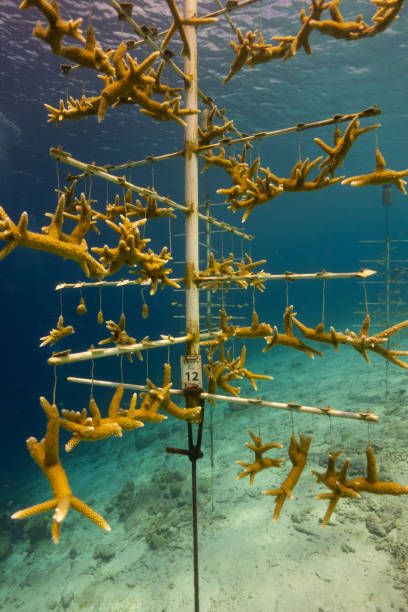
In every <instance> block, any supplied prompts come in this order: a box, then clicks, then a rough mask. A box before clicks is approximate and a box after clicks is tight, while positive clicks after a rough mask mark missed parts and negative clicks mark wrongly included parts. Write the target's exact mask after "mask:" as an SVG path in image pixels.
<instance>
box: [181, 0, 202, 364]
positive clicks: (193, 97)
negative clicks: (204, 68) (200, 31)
mask: <svg viewBox="0 0 408 612" xmlns="http://www.w3.org/2000/svg"><path fill="white" fill-rule="evenodd" d="M196 10H197V2H196V0H184V17H185V18H186V19H189V18H192V17H195V16H196ZM184 28H185V32H186V37H187V40H188V43H189V46H190V57H185V60H184V72H185V74H187V75H188V76H189V77H190V81H189V82H186V83H185V87H184V105H185V107H186V108H192V109H196V108H197V36H196V29H195V27H194V26H184ZM186 123H187V127H186V128H185V132H184V164H185V166H184V171H185V176H184V181H185V183H184V194H185V205H186V206H187V207H188V208H189V210H190V212H188V213H186V225H185V229H186V333H187V334H192V335H193V340H192V341H191V342H189V343H188V345H187V355H198V354H199V320H200V319H199V314H200V313H199V295H198V294H199V291H198V287H197V285H196V284H195V283H194V281H193V278H194V274H195V273H196V272H197V271H198V269H199V260H198V154H197V152H196V151H195V148H196V147H197V134H198V115H197V114H192V115H187V118H186Z"/></svg>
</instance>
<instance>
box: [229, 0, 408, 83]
mask: <svg viewBox="0 0 408 612" xmlns="http://www.w3.org/2000/svg"><path fill="white" fill-rule="evenodd" d="M371 2H372V3H373V4H374V6H375V7H376V11H375V13H374V15H373V16H372V18H371V21H372V23H371V24H367V23H366V22H365V21H364V19H363V16H362V15H357V16H356V17H355V18H354V19H352V20H350V21H345V19H344V17H343V15H342V14H341V12H340V3H341V0H331V1H330V2H325V0H312V4H311V6H310V7H309V13H307V12H306V10H305V9H304V8H302V9H301V10H300V13H299V19H300V23H301V26H300V29H299V31H298V32H297V34H296V35H295V36H273V37H272V40H273V41H275V43H278V44H271V43H265V42H264V37H263V34H262V32H258V30H255V31H254V32H252V31H248V32H247V33H246V34H245V36H244V35H243V34H242V32H241V30H239V29H237V37H238V42H235V41H231V47H232V48H233V50H234V53H235V58H234V60H233V62H232V64H231V67H230V70H229V73H228V75H227V76H226V77H225V79H224V81H223V82H224V84H225V83H227V82H228V81H229V80H230V79H231V78H232V77H233V76H234V74H236V73H237V72H238V71H239V70H240V69H241V68H243V67H244V66H250V67H252V66H256V65H258V64H265V63H267V62H270V61H272V60H274V59H281V60H283V61H285V60H288V59H290V58H292V57H294V56H295V55H296V53H297V52H298V51H299V49H303V50H304V51H305V53H306V54H307V55H310V54H311V53H312V48H311V46H310V42H309V36H310V35H311V34H312V32H314V31H317V32H320V33H321V34H325V35H327V36H331V37H333V38H337V39H343V40H350V41H355V40H359V39H361V38H371V37H372V36H375V35H376V34H379V33H380V32H384V30H386V29H387V28H388V26H389V25H390V24H391V23H392V22H393V21H394V19H398V14H399V12H400V11H401V9H402V7H403V5H404V0H371ZM325 11H328V12H329V14H330V18H329V19H322V16H323V14H324V12H325Z"/></svg>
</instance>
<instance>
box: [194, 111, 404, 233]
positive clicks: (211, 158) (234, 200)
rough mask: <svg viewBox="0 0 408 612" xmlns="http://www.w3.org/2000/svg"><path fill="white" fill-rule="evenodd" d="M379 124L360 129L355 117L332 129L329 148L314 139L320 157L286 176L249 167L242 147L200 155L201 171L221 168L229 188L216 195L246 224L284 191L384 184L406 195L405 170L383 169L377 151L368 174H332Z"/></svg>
mask: <svg viewBox="0 0 408 612" xmlns="http://www.w3.org/2000/svg"><path fill="white" fill-rule="evenodd" d="M380 125H381V124H378V123H377V124H375V125H369V126H366V127H360V122H359V120H358V115H356V116H355V117H354V118H353V119H352V120H351V121H350V123H349V124H348V126H347V127H346V129H345V131H344V133H343V134H342V133H341V130H340V128H339V127H338V126H336V128H335V131H334V144H333V145H329V144H327V143H326V142H324V141H323V140H321V139H320V138H315V139H314V140H315V142H316V143H317V144H318V145H319V146H320V147H321V148H322V149H323V151H324V153H325V154H326V157H324V156H323V155H321V156H319V157H316V158H315V159H313V160H312V161H310V158H309V157H307V158H306V159H305V160H302V159H301V158H299V159H298V161H297V162H296V163H295V164H294V166H293V168H292V170H291V172H290V175H289V177H287V178H286V177H279V176H277V175H276V174H274V173H273V172H271V171H270V169H269V168H262V167H261V166H260V159H259V158H257V159H255V161H253V162H252V163H251V164H248V162H247V161H246V148H245V147H244V150H243V153H242V155H238V158H236V157H228V158H227V157H226V155H225V149H224V148H223V147H220V151H219V153H218V155H215V154H214V153H213V151H212V150H209V152H208V153H202V155H201V156H202V158H203V160H204V161H205V165H204V167H203V169H202V172H205V171H206V170H207V169H208V168H209V167H211V166H215V167H218V168H222V169H223V170H224V171H225V172H226V173H227V174H228V175H229V176H230V178H231V180H232V183H233V185H232V187H228V188H222V189H218V190H217V193H220V194H222V195H224V196H226V202H228V203H229V208H230V209H231V210H232V211H234V212H235V211H237V210H243V211H244V214H243V217H242V222H244V221H246V219H247V218H248V216H249V214H250V213H251V212H252V210H253V209H254V208H255V207H256V206H261V205H263V204H266V203H267V202H270V201H271V200H274V199H275V198H276V197H277V196H279V195H281V194H282V193H284V192H289V193H293V192H299V191H308V192H309V191H316V190H317V189H323V188H325V187H329V186H330V185H334V184H336V183H339V182H341V183H342V184H345V185H351V186H352V187H362V186H366V185H385V184H394V185H395V186H396V187H397V188H398V189H399V190H400V191H401V192H402V193H404V194H406V190H405V184H406V181H404V180H403V177H405V176H407V175H408V169H405V170H391V169H388V168H386V163H385V159H384V157H383V156H382V154H381V152H380V150H379V149H378V147H377V149H376V152H375V161H376V165H375V170H374V171H373V172H371V173H368V174H364V175H358V176H351V177H348V178H345V176H335V172H336V171H337V169H338V168H339V167H341V166H342V165H343V162H344V159H345V157H346V156H347V154H348V153H349V151H350V149H351V147H352V146H353V144H354V143H355V141H356V139H357V138H358V137H359V136H361V134H365V133H366V132H369V131H371V130H374V129H376V128H378V127H380ZM316 166H317V167H318V170H319V172H318V173H317V174H316V176H315V177H314V178H313V179H309V178H308V176H309V174H310V172H311V171H312V170H313V169H314V168H315V167H316Z"/></svg>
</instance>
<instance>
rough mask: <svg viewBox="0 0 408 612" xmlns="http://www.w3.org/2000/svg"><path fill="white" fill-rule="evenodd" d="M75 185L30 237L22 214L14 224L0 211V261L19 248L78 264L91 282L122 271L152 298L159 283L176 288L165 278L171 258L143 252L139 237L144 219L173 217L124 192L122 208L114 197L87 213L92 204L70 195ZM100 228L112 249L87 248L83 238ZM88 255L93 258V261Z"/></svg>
mask: <svg viewBox="0 0 408 612" xmlns="http://www.w3.org/2000/svg"><path fill="white" fill-rule="evenodd" d="M75 185H76V181H74V182H73V183H72V185H71V186H70V187H69V188H66V189H65V191H64V192H63V193H60V197H59V199H58V204H57V208H56V210H55V212H54V213H47V216H48V217H50V218H51V221H50V224H49V225H47V226H45V227H43V228H42V229H41V232H31V231H29V230H28V229H27V225H28V215H27V213H26V212H24V213H23V214H22V215H21V218H20V220H19V222H18V223H17V224H15V223H14V222H13V221H12V220H11V219H10V217H9V216H8V215H7V213H6V211H5V210H4V209H3V208H2V207H0V240H5V241H6V242H7V243H8V244H7V245H6V246H5V247H4V248H3V249H2V250H1V251H0V260H1V259H3V258H4V257H5V256H6V255H7V254H8V253H10V252H11V251H12V250H13V249H14V248H15V247H17V246H24V247H28V248H31V249H36V250H41V251H47V252H49V253H53V254H55V255H59V256H61V257H63V258H65V259H72V260H73V261H76V262H77V263H78V264H79V265H80V267H81V268H82V270H83V271H84V272H85V274H86V276H88V277H91V278H104V277H105V276H108V275H111V274H115V273H116V272H118V271H119V270H120V269H121V268H122V266H127V267H130V268H131V269H132V270H131V272H132V273H134V274H136V275H137V276H138V282H140V283H142V282H146V281H150V282H151V293H152V294H154V293H155V292H156V289H157V287H158V283H159V282H160V283H161V286H162V287H164V286H165V285H171V286H172V287H179V285H178V284H177V283H176V282H175V281H173V280H171V279H170V278H169V274H171V272H172V270H171V268H166V265H167V264H168V262H169V260H171V259H172V258H171V256H170V254H169V253H168V252H167V247H163V249H162V250H161V252H160V253H159V254H157V253H154V252H153V251H152V249H147V250H146V246H147V244H148V243H149V242H150V239H149V238H144V237H142V236H141V234H140V229H141V228H143V227H144V226H145V224H146V222H147V220H148V219H151V218H155V217H163V216H168V215H173V213H172V212H171V211H170V210H169V209H167V208H157V202H156V200H155V199H154V198H147V202H146V205H145V206H144V205H143V204H142V203H141V202H140V200H137V201H136V204H133V202H132V193H131V192H130V191H128V192H127V193H126V194H125V196H124V202H123V204H119V198H118V197H117V198H116V199H115V203H114V204H107V205H106V211H105V212H104V213H101V212H98V211H97V210H94V209H93V208H92V204H93V202H92V201H89V200H88V199H87V198H86V197H85V195H84V194H83V193H82V194H81V197H80V198H77V197H75V196H74V189H75ZM152 193H154V192H152ZM131 219H136V220H131ZM100 223H104V224H105V226H106V227H108V228H110V229H111V230H113V232H114V233H115V234H116V235H117V245H116V246H113V247H110V246H108V245H105V246H103V247H92V248H91V249H89V248H88V244H87V242H86V240H85V236H86V235H87V234H88V232H89V231H90V230H92V231H94V232H96V233H98V234H99V233H100V231H99V224H100ZM66 224H71V225H72V224H74V227H73V229H71V231H70V232H69V233H67V231H66V229H65V226H66ZM92 253H95V255H96V256H97V257H98V259H96V258H95V257H94V256H93V255H92Z"/></svg>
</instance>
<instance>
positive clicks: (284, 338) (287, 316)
mask: <svg viewBox="0 0 408 612" xmlns="http://www.w3.org/2000/svg"><path fill="white" fill-rule="evenodd" d="M295 314H296V313H294V312H293V306H289V307H288V308H286V310H285V313H284V315H283V328H284V333H283V334H280V333H279V332H278V328H277V327H276V326H275V327H274V328H273V334H272V336H267V337H266V338H265V340H266V346H265V348H264V349H263V352H264V353H266V352H267V351H269V350H270V349H271V348H272V347H274V346H278V345H280V346H287V347H290V348H293V349H296V350H297V351H301V352H302V353H306V355H308V356H309V357H310V358H311V359H314V357H315V355H319V357H323V353H321V352H320V351H318V350H317V349H315V348H313V347H312V346H309V345H307V344H305V343H304V342H302V340H300V338H298V337H297V336H295V335H294V333H293V323H292V319H293V317H294V316H295Z"/></svg>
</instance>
